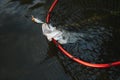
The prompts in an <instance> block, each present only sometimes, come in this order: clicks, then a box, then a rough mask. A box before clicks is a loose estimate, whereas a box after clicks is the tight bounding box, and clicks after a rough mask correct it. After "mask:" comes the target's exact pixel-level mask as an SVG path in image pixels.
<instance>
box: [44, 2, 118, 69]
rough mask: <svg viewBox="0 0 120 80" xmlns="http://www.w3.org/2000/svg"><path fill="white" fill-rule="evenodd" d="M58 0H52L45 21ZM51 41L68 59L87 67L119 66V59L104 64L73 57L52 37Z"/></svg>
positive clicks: (47, 21)
mask: <svg viewBox="0 0 120 80" xmlns="http://www.w3.org/2000/svg"><path fill="white" fill-rule="evenodd" d="M58 1H59V0H54V2H53V3H52V5H51V7H50V8H49V11H48V14H47V17H46V23H47V24H49V23H50V17H51V12H52V11H53V10H54V8H55V6H56V5H57V3H58ZM52 41H53V43H54V44H55V45H57V47H58V49H59V50H60V51H61V52H62V53H63V54H64V55H66V56H67V57H69V58H70V59H72V60H73V61H75V62H77V63H79V64H82V65H84V66H87V67H93V68H109V67H112V66H119V65H120V61H116V62H112V63H105V64H93V63H89V62H86V61H83V60H81V59H79V58H76V57H74V56H73V55H71V54H70V53H69V52H67V51H66V50H65V49H64V48H63V47H62V46H61V45H60V44H59V43H58V42H57V41H56V40H55V39H54V38H53V39H52Z"/></svg>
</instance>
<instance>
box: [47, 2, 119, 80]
mask: <svg viewBox="0 0 120 80" xmlns="http://www.w3.org/2000/svg"><path fill="white" fill-rule="evenodd" d="M53 1H54V0H47V5H48V4H49V5H48V6H50V5H51V4H52V2H53ZM119 21H120V0H59V2H58V4H57V5H56V7H55V9H54V10H53V12H52V13H51V19H50V23H51V24H52V25H53V26H56V27H57V28H62V29H65V30H67V31H70V32H77V33H76V34H77V35H79V34H80V35H79V36H76V35H74V34H71V36H72V37H73V39H75V38H76V37H77V38H78V40H77V41H76V42H75V43H73V44H65V45H63V47H64V48H65V49H66V50H67V51H68V52H70V53H71V54H72V55H74V56H75V57H78V58H81V59H83V60H85V61H88V62H92V63H105V62H113V61H117V60H120V54H119V53H120V47H119V45H120V41H119V39H120V27H119V25H120V23H119ZM58 56H59V58H60V61H61V62H62V64H63V65H64V67H65V69H66V71H67V72H68V73H69V74H70V75H71V76H72V77H73V78H74V79H75V80H103V79H107V80H108V79H109V80H119V79H120V73H119V70H120V69H119V68H116V69H114V68H110V69H108V70H99V69H93V70H92V69H91V68H87V67H84V66H81V65H79V64H77V63H75V62H74V61H71V60H70V59H69V58H67V57H66V56H64V55H63V54H61V53H59V54H58ZM109 70H110V71H111V72H109ZM106 71H108V72H106ZM104 72H106V73H104ZM104 75H106V76H105V77H104V78H103V77H102V76H104Z"/></svg>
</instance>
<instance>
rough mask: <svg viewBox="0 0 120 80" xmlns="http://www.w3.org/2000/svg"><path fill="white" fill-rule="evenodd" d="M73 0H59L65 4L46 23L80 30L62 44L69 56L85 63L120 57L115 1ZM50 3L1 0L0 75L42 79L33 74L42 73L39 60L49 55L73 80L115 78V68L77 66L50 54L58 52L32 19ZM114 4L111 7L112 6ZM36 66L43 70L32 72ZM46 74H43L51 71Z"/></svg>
mask: <svg viewBox="0 0 120 80" xmlns="http://www.w3.org/2000/svg"><path fill="white" fill-rule="evenodd" d="M52 1H53V0H52ZM60 1H62V0H60ZM66 2H67V3H66ZM72 2H73V1H71V0H69V2H68V1H67V0H66V1H63V2H62V3H60V4H59V5H66V6H67V7H66V6H60V7H59V5H58V6H57V7H56V9H55V12H54V13H53V17H52V20H51V22H52V24H54V25H57V26H58V27H60V28H64V29H66V30H68V31H74V32H79V33H80V34H83V35H84V36H80V39H79V38H78V41H77V42H76V43H74V44H66V45H63V47H65V48H66V49H67V50H68V51H69V52H71V53H72V54H73V55H75V56H77V57H80V58H82V59H84V60H86V61H90V62H111V61H116V60H120V54H119V53H120V47H119V44H120V27H119V25H120V24H119V21H120V12H119V10H120V7H119V4H120V3H119V1H118V2H117V1H116V2H114V1H113V0H110V1H109V4H106V3H107V0H106V1H104V0H102V1H101V0H97V4H95V3H96V2H95V0H93V1H90V0H89V1H88V2H86V1H83V0H80V1H79V0H75V1H74V3H72ZM50 3H51V1H48V0H47V2H45V0H0V15H1V17H0V73H1V74H0V79H1V80H11V79H12V80H45V79H43V78H42V77H41V78H38V76H40V75H41V74H42V73H40V75H39V74H38V73H39V72H42V71H44V70H42V69H43V67H46V65H42V63H44V62H45V61H46V60H49V59H50V58H53V56H58V57H59V58H58V59H57V60H58V61H59V62H61V64H62V66H63V67H64V70H65V72H66V73H64V75H65V74H68V75H70V76H71V77H72V78H73V80H120V67H112V68H110V69H103V70H101V69H93V68H88V67H84V66H82V65H78V64H77V63H74V62H73V61H71V60H69V59H68V58H66V57H65V56H63V55H61V53H60V54H59V55H55V54H56V53H57V52H59V51H57V50H56V48H55V47H54V46H53V44H52V43H48V41H47V40H46V39H45V37H44V36H43V35H42V31H41V28H40V27H41V25H38V24H35V23H33V22H31V15H35V16H36V17H38V18H40V19H41V20H43V21H45V16H46V11H47V9H48V7H49V5H50ZM71 3H72V4H71ZM79 3H80V6H79ZM112 3H113V4H112ZM88 4H89V5H88ZM98 4H103V5H106V6H103V5H101V6H100V5H98ZM111 4H112V5H111ZM71 5H72V6H71ZM74 5H76V6H74ZM114 5H116V6H115V7H113V6H114ZM68 7H69V8H68ZM78 7H79V9H78ZM85 7H87V8H85ZM88 7H89V8H88ZM98 8H99V9H98ZM63 10H64V11H63ZM60 13H61V15H60ZM76 13H79V14H76ZM66 14H67V16H66ZM75 15H76V16H75ZM79 15H80V16H79ZM63 16H64V17H63ZM64 26H65V27H64ZM54 50H55V51H54ZM55 60H56V59H55ZM51 62H52V61H49V62H46V64H48V63H51ZM55 64H56V65H57V63H55ZM41 66H42V68H41V69H39V70H38V71H37V69H38V68H39V67H41ZM34 70H35V71H36V72H35V71H34ZM61 71H62V70H61ZM45 72H46V73H44V74H46V75H49V74H50V73H49V72H47V71H45ZM58 72H60V71H58ZM31 73H36V74H35V75H36V76H35V77H34V78H33V77H32V78H31V76H33V75H29V74H31ZM47 73H48V74H47ZM60 73H62V72H60ZM60 73H59V74H60ZM60 76H61V75H60ZM60 76H59V77H60ZM26 77H29V78H31V79H29V78H27V79H26ZM46 80H49V79H46ZM51 80H52V78H51ZM57 80H58V79H57ZM65 80H66V79H65Z"/></svg>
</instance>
